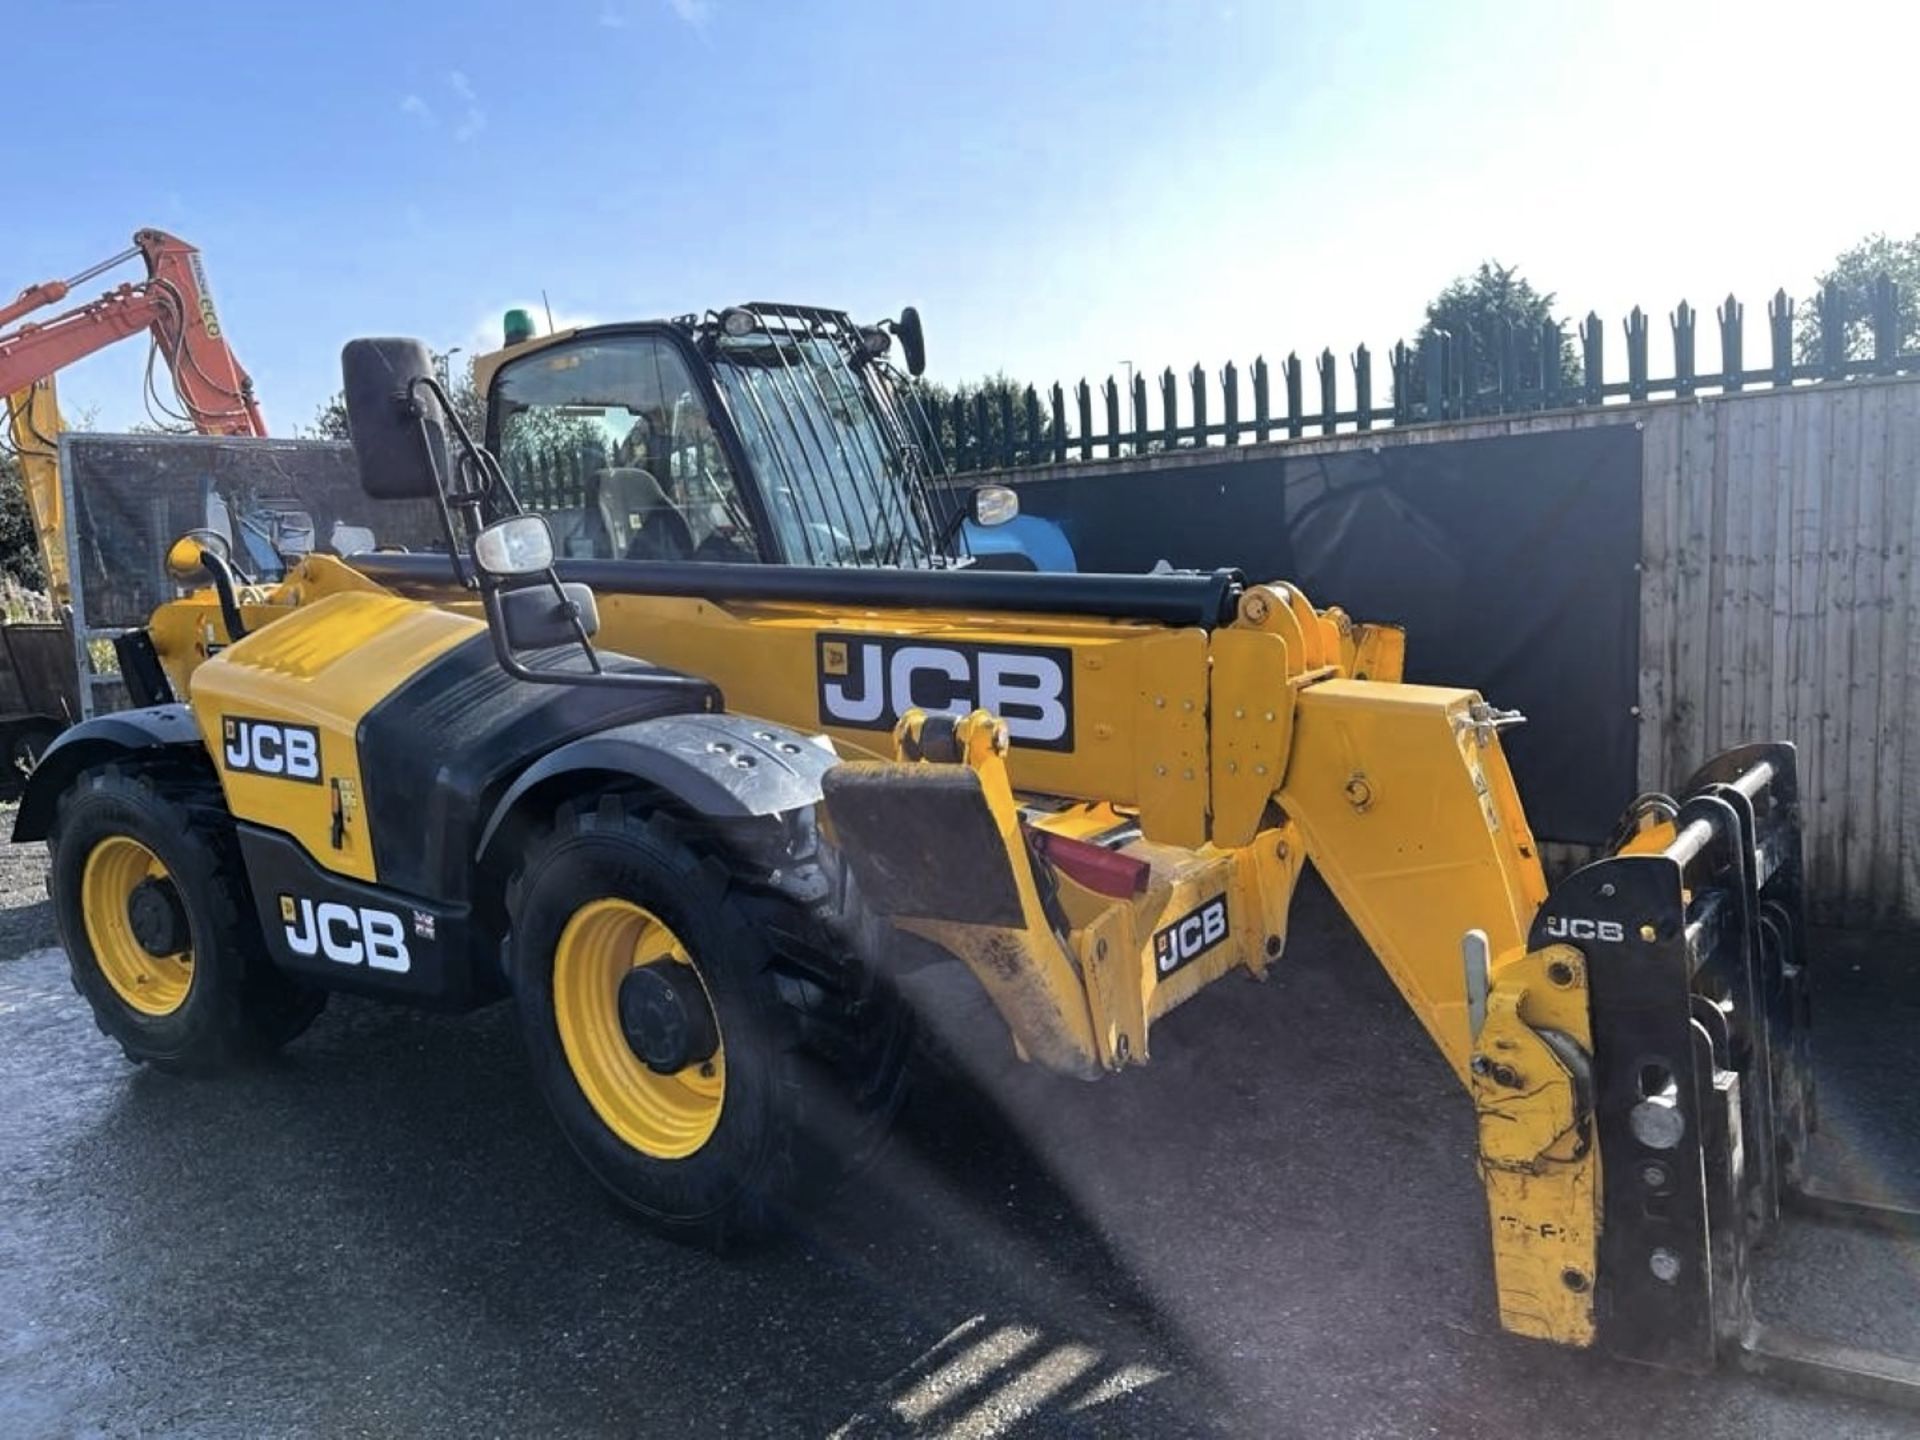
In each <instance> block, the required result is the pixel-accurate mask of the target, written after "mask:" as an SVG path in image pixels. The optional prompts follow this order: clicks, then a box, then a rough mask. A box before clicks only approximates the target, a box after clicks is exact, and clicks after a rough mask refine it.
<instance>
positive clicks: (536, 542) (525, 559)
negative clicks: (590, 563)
mask: <svg viewBox="0 0 1920 1440" xmlns="http://www.w3.org/2000/svg"><path fill="white" fill-rule="evenodd" d="M473 564H474V568H475V569H476V570H478V571H479V572H480V573H481V574H482V575H485V576H486V577H487V578H488V579H489V580H517V579H520V578H522V577H523V576H527V575H541V574H544V573H545V572H546V571H548V570H550V569H552V568H553V531H551V530H549V529H548V528H547V522H546V519H545V517H544V516H540V515H510V516H508V517H507V518H506V519H505V520H496V521H494V522H493V524H491V525H489V526H487V528H486V529H484V530H482V531H481V532H480V533H479V534H478V535H476V536H474V537H473Z"/></svg>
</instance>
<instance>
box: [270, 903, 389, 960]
mask: <svg viewBox="0 0 1920 1440" xmlns="http://www.w3.org/2000/svg"><path fill="white" fill-rule="evenodd" d="M280 919H281V921H282V922H283V928H284V930H285V931H286V936H287V948H288V949H289V950H291V951H293V953H294V954H296V955H305V956H309V957H311V956H314V955H325V956H326V957H327V959H329V960H333V961H337V962H338V963H339V964H342V965H366V966H368V967H369V968H371V969H374V970H390V971H392V972H393V973H394V974H396V975H404V974H406V973H407V971H408V970H409V969H410V968H412V965H413V956H412V955H410V954H409V953H408V951H407V931H406V927H405V926H404V925H403V924H402V923H401V921H400V917H399V916H398V915H395V914H394V913H393V912H392V911H391V910H375V909H373V908H371V907H370V906H366V905H360V906H354V905H342V904H340V903H339V902H338V901H336V900H322V901H321V902H320V903H319V904H317V905H316V904H315V903H314V902H313V901H311V900H309V899H307V898H305V897H304V896H299V897H296V896H293V895H282V896H281V897H280Z"/></svg>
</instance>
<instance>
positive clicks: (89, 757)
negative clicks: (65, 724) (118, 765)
mask: <svg viewBox="0 0 1920 1440" xmlns="http://www.w3.org/2000/svg"><path fill="white" fill-rule="evenodd" d="M165 750H178V751H181V752H182V753H183V754H192V755H198V756H204V755H205V754H206V747H205V745H204V744H203V743H202V741H201V739H200V731H199V728H198V727H197V726H195V724H194V723H193V712H192V711H191V710H189V709H188V708H187V707H186V706H185V705H149V706H147V707H146V708H145V709H142V710H122V711H120V712H119V713H118V714H114V715H96V716H94V718H93V719H91V720H86V721H82V722H81V723H80V724H78V725H75V726H74V727H73V728H72V729H70V730H67V731H64V732H63V733H62V734H61V736H60V738H59V739H57V740H55V741H54V742H53V744H51V745H49V746H48V747H47V749H46V752H45V753H44V754H42V755H41V757H40V763H39V764H38V765H35V766H34V767H33V774H31V775H29V776H28V777H27V787H26V791H25V793H24V794H22V795H21V797H20V813H19V815H18V816H16V817H15V819H14V822H13V839H14V842H15V843H16V844H18V843H19V842H20V841H22V840H44V839H46V838H47V832H48V831H49V830H51V829H52V828H53V814H54V810H55V808H56V807H57V806H58V804H59V801H60V792H61V791H62V790H65V789H66V788H67V786H69V785H70V784H72V783H73V779H74V777H75V776H76V775H78V774H79V773H80V772H81V771H82V770H85V769H88V768H89V767H91V766H94V765H101V764H105V763H106V762H107V761H109V760H112V759H114V758H115V757H116V756H121V755H127V756H135V755H138V756H151V755H154V754H156V753H158V752H161V751H165Z"/></svg>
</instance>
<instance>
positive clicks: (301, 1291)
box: [0, 814, 1920, 1440]
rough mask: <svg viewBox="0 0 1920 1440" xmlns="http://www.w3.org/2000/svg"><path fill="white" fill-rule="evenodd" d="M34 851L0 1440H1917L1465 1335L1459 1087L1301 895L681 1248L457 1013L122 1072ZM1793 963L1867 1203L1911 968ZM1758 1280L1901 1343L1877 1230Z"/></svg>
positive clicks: (1835, 1416)
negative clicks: (1204, 960)
mask: <svg viewBox="0 0 1920 1440" xmlns="http://www.w3.org/2000/svg"><path fill="white" fill-rule="evenodd" d="M10 823H11V819H10V816H5V815H4V814H0V824H6V825H10ZM0 833H3V832H0ZM43 860H44V857H43V856H42V855H41V853H40V849H39V847H37V846H31V847H18V848H13V849H5V850H0V957H6V958H3V959H0V1436H5V1437H37V1436H66V1435H89V1436H90V1435H114V1436H120V1435H130V1436H133V1435H137V1436H148V1435H154V1436H159V1435H194V1436H229V1435H231V1436H247V1437H256V1436H277V1435H326V1436H335V1435H379V1436H390V1435H400V1434H432V1435H459V1436H483V1435H501V1436H527V1435H552V1434H581V1435H623V1436H635V1435H648V1436H651V1435H674V1436H678V1435H769V1436H829V1435H839V1436H848V1437H879V1436H902V1435H923V1434H926V1435H932V1434H939V1435H955V1436H969V1437H977V1436H992V1435H1022V1436H1025V1435H1047V1436H1052V1435H1101V1436H1106V1435H1124V1436H1135V1435H1139V1436H1161V1435H1169V1436H1186V1435H1195V1436H1210V1435H1248V1436H1261V1437H1266V1436H1275V1437H1279V1436H1295V1435H1298V1436H1348V1435H1352V1436H1400V1435H1407V1436H1434V1435H1438V1436H1454V1435H1460V1436H1466V1435H1473V1436H1479V1437H1520V1436H1528V1437H1532V1436H1539V1437H1551V1436H1586V1435H1614V1436H1636V1437H1637V1436H1647V1437H1660V1436H1687V1437H1689V1440H1703V1437H1720V1436H1726V1437H1734V1436H1739V1437H1747V1436H1761V1437H1765V1436H1780V1437H1786V1436H1792V1437H1796V1440H1799V1437H1807V1436H1895V1435H1914V1434H1920V1414H1909V1413H1904V1412H1900V1411H1894V1410H1888V1409H1882V1408H1877V1407H1873V1406H1869V1405H1864V1404H1857V1403H1849V1402H1845V1401H1841V1400H1838V1399H1835V1398H1833V1397H1830V1396H1827V1395H1823V1394H1816V1393H1810V1392H1795V1391H1792V1390H1788V1389H1785V1388H1782V1387H1780V1386H1778V1385H1775V1384H1773V1383H1770V1382H1766V1381H1761V1380H1757V1379H1754V1378H1751V1377H1746V1376H1741V1375H1731V1374H1729V1375H1719V1376H1714V1377H1709V1378H1691V1377H1684V1376H1675V1375H1669V1374H1666V1373H1663V1372H1657V1371H1651V1370H1644V1369H1638V1368H1633V1367H1628V1366H1624V1365H1620V1364H1616V1363H1612V1362H1609V1361H1606V1360H1603V1359H1601V1358H1598V1357H1596V1356H1592V1355H1586V1354H1580V1353H1575V1352H1568V1351H1562V1350H1557V1349H1553V1348H1550V1347H1546V1346H1542V1345H1537V1344H1530V1343H1527V1342H1523V1341H1519V1340H1515V1339H1512V1338H1510V1337H1507V1336H1504V1335H1502V1334H1501V1333H1500V1332H1499V1329H1498V1327H1497V1324H1496V1323H1495V1320H1494V1311H1493V1294H1492V1285H1491V1279H1490V1271H1489V1263H1490V1262H1489V1254H1488V1244H1487V1236H1486V1228H1485V1217H1484V1212H1483V1209H1482V1202H1481V1194H1480V1189H1479V1185H1478V1183H1477V1181H1476V1178H1475V1175H1474V1169H1473V1163H1472V1125H1471V1119H1470V1115H1469V1112H1468V1107H1467V1104H1466V1102H1465V1099H1464V1097H1463V1096H1462V1095H1461V1094H1460V1093H1459V1091H1458V1089H1457V1088H1456V1086H1455V1085H1454V1082H1453V1080H1452V1079H1451V1077H1450V1076H1449V1074H1448V1073H1447V1071H1446V1070H1445V1068H1444V1067H1443V1065H1442V1063H1441V1061H1440V1059H1439V1057H1438V1055H1437V1054H1436V1053H1435V1052H1434V1051H1433V1050H1432V1048H1431V1047H1430V1046H1429V1045H1428V1043H1427V1041H1426V1040H1425V1038H1424V1036H1423V1035H1422V1034H1421V1032H1420V1030H1419V1028H1418V1026H1417V1025H1416V1024H1415V1022H1414V1020H1413V1017H1412V1016H1411V1014H1410V1013H1409V1012H1408V1011H1407V1010H1406V1009H1405V1008H1404V1006H1403V1005H1402V1004H1401V1002H1400V1000H1399V998H1398V996H1397V994H1396V993H1395V992H1394V991H1393V989H1392V987H1391V986H1390V985H1389V984H1388V983H1387V981H1386V980H1385V978H1384V976H1383V975H1382V973H1381V972H1380V971H1379V969H1378V967H1377V966H1375V965H1374V963H1373V962H1372V960H1371V958H1370V957H1369V956H1368V954H1367V952H1366V951H1365V949H1364V947H1363V946H1362V944H1361V943H1360V941H1359V939H1358V937H1357V936H1356V935H1355V934H1354V933H1353V931H1352V930H1351V928H1350V927H1349V926H1348V924H1347V922H1346V920H1345V919H1344V917H1343V916H1341V914H1340V913H1339V911H1338V910H1337V908H1336V907H1335V906H1334V904H1333V903H1332V901H1331V900H1330V898H1329V897H1328V896H1327V894H1326V893H1325V891H1324V890H1322V889H1320V888H1319V887H1318V886H1317V885H1312V884H1309V885H1308V886H1307V887H1306V888H1305V889H1304V890H1303V892H1302V895H1301V897H1300V901H1299V904H1298V907H1297V910H1296V919H1295V928H1294V933H1293V937H1292V940H1291V942H1290V944H1289V948H1288V952H1287V955H1286V958H1285V960H1284V961H1283V963H1282V964H1281V965H1280V967H1279V968H1278V971H1277V973H1276V974H1275V976H1274V978H1273V979H1271V980H1270V981H1269V982H1267V983H1265V984H1255V983H1253V982H1252V981H1242V980H1230V981H1228V982H1226V983H1223V984H1221V985H1217V986H1214V987H1213V988H1212V989H1210V990H1209V991H1207V992H1205V993H1204V994H1203V995H1202V996H1200V997H1199V998H1198V999H1196V1000H1195V1001H1193V1002H1192V1003H1191V1004H1189V1005H1188V1006H1186V1007H1185V1008H1183V1009H1182V1010H1181V1011H1179V1012H1178V1013H1177V1014H1175V1015H1174V1016H1172V1017H1170V1018H1169V1019H1168V1020H1167V1021H1166V1022H1165V1023H1164V1024H1162V1025H1161V1026H1160V1027H1159V1028H1158V1029H1156V1031H1155V1035H1154V1062H1153V1064H1152V1065H1151V1066H1149V1067H1146V1068H1143V1069H1140V1070H1136V1071H1133V1072H1130V1073H1128V1074H1126V1075H1122V1076H1118V1077H1115V1078H1113V1079H1111V1080H1107V1081H1103V1082H1101V1083H1099V1084H1095V1085H1082V1084H1076V1083H1074V1082H1070V1081H1063V1080H1054V1079H1051V1078H1049V1077H1046V1076H1043V1075H1038V1074H1034V1073H1031V1072H1027V1071H1024V1070H1021V1069H1019V1068H1018V1067H1014V1066H1009V1065H1007V1064H1005V1063H1004V1062H1002V1061H1001V1060H1000V1059H999V1058H998V1049H997V1048H996V1049H994V1054H995V1056H996V1058H995V1061H994V1063H993V1064H992V1065H990V1066H988V1067H987V1069H986V1074H987V1077H988V1078H986V1079H985V1080H983V1081H981V1082H980V1083H979V1084H974V1083H969V1082H966V1081H962V1080H958V1079H956V1078H954V1077H953V1076H951V1075H949V1074H946V1073H944V1072H935V1073H931V1074H929V1076H928V1077H927V1078H926V1079H925V1081H924V1083H923V1084H922V1086H921V1088H920V1090H919V1092H918V1094H917V1097H916V1099H915V1101H914V1102H913V1105H912V1107H911V1109H910V1112H909V1114H908V1115H907V1117H906V1121H905V1123H904V1124H903V1126H902V1128H901V1131H900V1134H899V1136H898V1138H897V1140H896V1143H895V1144H894V1145H893V1147H892V1149H891V1152H890V1153H889V1155H888V1156H887V1157H886V1159H885V1160H883V1162H882V1163H881V1164H880V1165H879V1167H878V1168H877V1169H876V1170H875V1171H873V1172H872V1173H871V1174H869V1175H867V1176H866V1177H864V1178H863V1179H862V1180H861V1181H860V1182H858V1184H857V1185H855V1186H854V1187H853V1188H852V1189H851V1191H850V1192H849V1193H847V1194H846V1195H845V1196H844V1197H843V1198H842V1199H841V1201H840V1202H839V1203H838V1205H837V1206H836V1207H835V1208H834V1209H833V1210H832V1211H831V1213H829V1214H827V1215H825V1216H823V1217H821V1218H820V1219H819V1221H818V1222H817V1223H816V1224H814V1225H813V1226H812V1227H811V1228H810V1229H809V1230H808V1232H807V1233H805V1234H804V1235H802V1236H799V1237H796V1238H795V1239H794V1240H792V1241H791V1242H789V1243H787V1244H784V1245H782V1246H779V1247H776V1248H772V1249H768V1250H765V1251H761V1252H757V1253H753V1254H748V1255H743V1256H735V1257H731V1258H726V1259H717V1258H714V1257H712V1256H708V1255H705V1254H701V1253H698V1252H693V1251H689V1250H686V1249H682V1248H680V1247H677V1246H675V1245H672V1244H670V1243H667V1242H663V1241H659V1240H655V1239H654V1238H652V1237H651V1236H650V1235H648V1234H647V1233H645V1232H644V1231H641V1230H639V1229H637V1228H636V1227H635V1226H633V1225H632V1224H631V1223H629V1222H628V1221H626V1220H624V1219H623V1218H621V1217H620V1216H618V1215H617V1214H615V1213H614V1212H613V1211H612V1209H611V1208H610V1207H609V1206H608V1205H607V1204H606V1203H604V1202H603V1201H602V1199H601V1197H600V1195H599V1193H598V1192H597V1191H596V1189H595V1188H594V1186H593V1184H592V1182H590V1181H589V1180H588V1179H587V1178H586V1176H585V1175H584V1174H583V1172H582V1171H581V1170H580V1169H579V1168H578V1167H577V1166H576V1165H575V1164H574V1163H573V1162H572V1160H571V1158H570V1156H569V1154H568V1152H567V1150H566V1148H565V1145H564V1143H563V1142H562V1140H561V1139H560V1137H559V1135H558V1134H557V1132H556V1131H555V1130H554V1129H553V1127H552V1126H551V1124H550V1123H549V1122H548V1120H547V1117H546V1114H545V1112H544V1110H543V1109H542V1106H541V1104H540V1102H539V1100H538V1099H537V1097H536V1096H535V1095H534V1093H533V1091H532V1089H531V1086H530V1084H529V1080H528V1073H527V1067H526V1064H525V1061H524V1060H523V1058H522V1056H521V1053H520V1050H519V1048H518V1044H517V1041H516V1039H515V1036H514V1034H513V1032H512V1027H511V1024H510V1021H511V1016H510V1015H508V1014H507V1013H506V1012H505V1011H504V1010H503V1009H501V1008H498V1007H496V1008H495V1009H493V1010H490V1011H485V1012H482V1013H480V1014H477V1015H471V1016H465V1017H453V1018H449V1017H436V1016H427V1015H419V1014H412V1013H408V1012H405V1011H400V1010H394V1009H388V1008H383V1007H380V1006H376V1005H373V1004H370V1003H356V1002H352V1001H346V1000H339V999H336V1001H335V1003H334V1005H333V1006H332V1008H331V1009H329V1011H328V1012H327V1014H326V1015H325V1016H323V1017H322V1018H321V1020H320V1021H319V1023H318V1024H317V1025H316V1026H315V1027H314V1029H313V1030H312V1031H311V1032H310V1033H309V1034H308V1035H307V1036H305V1037H304V1038H302V1039H301V1040H300V1041H298V1042H297V1043H296V1044H295V1045H293V1046H292V1047H291V1048H290V1049H289V1050H288V1051H287V1052H286V1054H285V1055H284V1056H282V1057H280V1058H279V1059H278V1060H276V1061H274V1062H272V1063H270V1064H267V1065H263V1066H260V1067H257V1068H253V1069H249V1070H246V1071H243V1072H240V1073H237V1074H235V1075H232V1076H230V1077H225V1078H222V1079H220V1080H217V1081H210V1082H209V1081H201V1082H189V1081H181V1080H175V1079H171V1078H169V1077H166V1076H163V1075H156V1074H152V1073H149V1072H146V1071H143V1070H140V1069H136V1068H134V1067H131V1066H129V1065H128V1064H126V1063H125V1062H124V1061H123V1060H122V1059H121V1057H120V1055H119V1053H118V1051H117V1049H115V1048H114V1047H113V1046H111V1045H110V1044H108V1043H107V1042H106V1041H104V1040H103V1039H102V1038H101V1037H100V1036H99V1035H98V1034H97V1033H96V1032H95V1030H94V1028H93V1025H92V1022H91V1020H90V1018H89V1016H88V1014H87V1012H86V1009H85V1007H84V1006H83V1005H82V1003H81V1002H80V1000H79V999H78V998H77V997H76V996H75V995H74V993H73V991H72V990H71V988H70V987H69V985H68V981H67V976H66V969H65V961H64V959H63V957H62V956H61V955H60V953H59V952H58V951H57V950H56V949H54V948H53V946H54V945H55V943H56V942H55V937H54V934H53V930H52V923H51V918H50V915H49V913H48V907H47V905H46V902H45V899H44V893H43V890H42V887H41V873H42V868H43ZM1816 959H1817V960H1818V961H1820V962H1821V964H1822V977H1823V978H1822V983H1821V987H1820V992H1819V1001H1820V1006H1821V1030H1820V1044H1821V1046H1822V1047H1823V1057H1824V1058H1823V1061H1822V1078H1823V1085H1824V1089H1823V1096H1822V1098H1823V1105H1824V1108H1825V1115H1826V1139H1825V1140H1824V1141H1823V1142H1822V1143H1823V1151H1822V1163H1823V1164H1824V1165H1826V1166H1828V1167H1829V1168H1831V1169H1832V1170H1833V1172H1834V1173H1836V1174H1838V1175H1840V1176H1842V1177H1843V1178H1846V1179H1848V1180H1849V1181H1850V1182H1853V1183H1857V1184H1862V1185H1868V1186H1886V1187H1889V1188H1892V1189H1895V1190H1899V1189H1902V1188H1904V1191H1905V1193H1907V1194H1909V1195H1911V1194H1913V1193H1914V1192H1915V1191H1916V1190H1920V1163H1917V1162H1920V1110H1917V1109H1916V1106H1915V1103H1914V1100H1913V1096H1914V1094H1915V1093H1916V1080H1920V1047H1916V1045H1915V1044H1914V1037H1915V1036H1916V1035H1920V981H1917V980H1916V979H1915V972H1916V971H1920V966H1917V965H1915V963H1914V960H1915V956H1914V942H1913V941H1912V939H1911V938H1904V939H1903V938H1898V937H1884V936H1883V937H1856V936H1835V935H1826V936H1822V937H1820V943H1819V948H1818V950H1817V951H1816ZM982 1038H983V1041H986V1040H989V1039H990V1038H991V1037H990V1036H988V1035H985V1034H983V1037H982ZM1000 1047H1001V1048H1003V1047H1004V1041H1003V1040H1002V1041H1001V1042H1000ZM989 1096H991V1098H988V1097H989ZM1875 1137H1877V1138H1875ZM1757 1290H1758V1294H1759V1298H1760V1303H1761V1307H1762V1309H1763V1311H1764V1312H1765V1313H1766V1314H1767V1315H1768V1316H1769V1317H1771V1318H1776V1319H1791V1320H1792V1321H1793V1322H1794V1323H1795V1324H1796V1325H1798V1326H1800V1327H1802V1328H1805V1329H1810V1330H1814V1331H1819V1332H1825V1333H1831V1334H1833V1335H1835V1336H1837V1337H1840V1338H1845V1339H1849V1340H1851V1341H1854V1342H1856V1343H1870V1344H1875V1345H1878V1346H1881V1347H1884V1348H1894V1349H1904V1350H1905V1351H1907V1352H1909V1353H1914V1354H1920V1250H1916V1248H1915V1247H1914V1246H1913V1245H1912V1243H1911V1242H1909V1243H1907V1244H1906V1245H1905V1246H1904V1247H1903V1246H1902V1244H1901V1243H1900V1242H1898V1241H1896V1240H1895V1239H1893V1238H1891V1237H1889V1236H1886V1235H1872V1234H1862V1233H1859V1232H1856V1231H1851V1230H1846V1229H1836V1228H1832V1227H1823V1226H1812V1225H1806V1224H1803V1225H1801V1226H1799V1227H1798V1228H1796V1229H1794V1230H1792V1231H1790V1232H1789V1233H1788V1234H1786V1235H1785V1236H1783V1237H1782V1239H1781V1241H1780V1242H1779V1243H1778V1244H1777V1245H1776V1246H1775V1247H1773V1248H1772V1249H1771V1250H1770V1251H1769V1252H1768V1253H1767V1255H1766V1256H1765V1257H1764V1260H1763V1261H1762V1265H1761V1272H1760V1276H1759V1281H1758V1286H1757Z"/></svg>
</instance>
